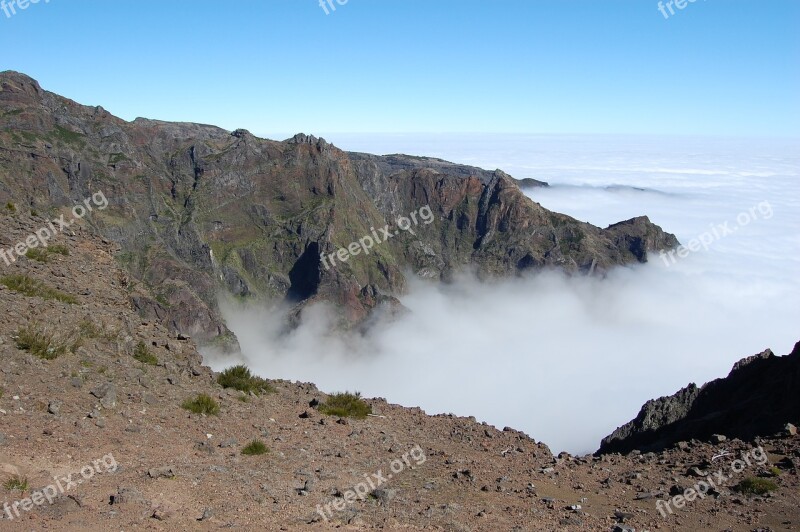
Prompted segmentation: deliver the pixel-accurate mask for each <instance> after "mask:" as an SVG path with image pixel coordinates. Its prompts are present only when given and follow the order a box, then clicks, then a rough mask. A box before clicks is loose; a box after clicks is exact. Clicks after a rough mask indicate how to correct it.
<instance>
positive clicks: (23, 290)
mask: <svg viewBox="0 0 800 532" xmlns="http://www.w3.org/2000/svg"><path fill="white" fill-rule="evenodd" d="M0 284H3V285H5V286H6V287H8V288H9V289H10V290H13V291H14V292H19V293H20V294H22V295H24V296H28V297H41V298H42V299H55V300H56V301H61V302H62V303H67V304H70V305H73V304H75V303H77V302H78V299H77V298H76V297H75V296H72V295H70V294H65V293H64V292H60V291H58V290H56V289H55V288H51V287H49V286H47V285H46V284H44V283H43V282H41V281H37V280H36V279H34V278H32V277H29V276H27V275H6V276H5V277H2V278H0Z"/></svg>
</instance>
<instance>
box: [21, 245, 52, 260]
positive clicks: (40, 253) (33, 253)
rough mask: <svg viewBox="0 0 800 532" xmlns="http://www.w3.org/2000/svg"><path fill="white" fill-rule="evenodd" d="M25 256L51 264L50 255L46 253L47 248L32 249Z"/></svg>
mask: <svg viewBox="0 0 800 532" xmlns="http://www.w3.org/2000/svg"><path fill="white" fill-rule="evenodd" d="M25 256H26V257H28V258H29V259H31V260H38V261H39V262H50V254H49V253H48V252H47V251H45V248H31V249H29V250H28V251H26V252H25Z"/></svg>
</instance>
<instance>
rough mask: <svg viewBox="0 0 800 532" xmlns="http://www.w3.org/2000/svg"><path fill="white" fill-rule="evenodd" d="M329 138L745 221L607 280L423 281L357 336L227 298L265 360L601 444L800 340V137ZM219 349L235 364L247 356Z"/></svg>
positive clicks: (390, 395) (574, 203)
mask: <svg viewBox="0 0 800 532" xmlns="http://www.w3.org/2000/svg"><path fill="white" fill-rule="evenodd" d="M329 140H333V141H334V142H335V143H337V145H341V147H343V148H345V149H350V150H358V151H371V152H378V153H396V152H405V153H413V154H424V155H431V156H438V157H442V158H445V159H448V160H454V161H457V162H462V163H466V164H474V165H477V166H482V167H485V168H502V169H504V170H506V171H508V172H509V173H511V174H512V175H514V176H515V177H517V178H523V177H532V178H536V179H542V180H545V181H549V182H550V183H551V184H552V185H553V187H552V188H550V189H533V190H529V191H526V192H527V193H528V194H529V195H530V196H531V197H532V198H533V199H534V200H535V201H538V202H540V203H541V204H542V205H544V206H545V207H547V208H550V209H553V210H555V211H558V212H564V213H566V214H569V215H571V216H574V217H576V218H578V219H581V220H585V221H589V222H591V223H593V224H596V225H600V226H606V225H608V224H610V223H614V222H617V221H620V220H624V219H627V218H631V217H633V216H637V215H641V214H647V215H648V216H650V218H651V220H653V221H654V222H655V223H658V224H659V225H661V226H662V227H663V228H664V229H665V230H667V231H670V232H673V233H675V234H676V235H677V236H678V238H679V240H681V242H683V243H684V244H687V243H688V242H690V241H691V240H692V239H694V238H700V235H702V234H704V233H708V234H711V231H712V230H713V228H714V227H719V226H721V225H725V224H726V223H727V227H728V228H729V229H733V231H732V232H731V234H728V235H726V236H720V237H719V238H715V239H714V241H713V242H712V243H711V244H710V245H709V246H708V249H707V250H703V249H700V250H699V251H696V252H691V253H689V254H688V256H686V257H685V258H677V260H676V262H675V263H674V264H670V265H669V266H667V265H666V264H665V262H664V261H663V260H662V259H661V258H659V256H658V255H655V256H653V257H651V262H650V263H649V264H648V265H645V266H637V267H633V268H621V269H618V270H616V271H614V272H612V274H611V275H610V276H609V277H608V278H606V279H603V280H600V279H594V278H572V279H567V278H565V277H563V276H560V275H558V274H553V273H548V274H542V275H538V276H533V277H530V278H526V279H512V280H507V281H502V282H497V283H492V284H486V283H479V282H477V281H475V280H473V279H471V278H469V277H466V276H465V277H463V278H462V279H460V280H459V281H458V282H456V283H454V284H453V285H450V286H436V285H432V284H430V283H427V282H423V281H414V282H412V284H411V291H410V294H409V295H407V296H405V297H403V298H402V301H403V303H404V304H405V305H406V306H407V307H408V308H410V309H411V311H412V312H411V313H410V314H409V315H407V316H406V317H404V318H403V319H401V320H399V321H396V322H394V323H391V324H383V325H381V326H379V327H377V328H376V329H375V330H373V331H372V333H371V334H369V335H368V336H367V337H365V338H359V339H357V340H354V339H349V340H346V339H341V338H332V337H329V336H327V335H326V334H325V333H324V331H325V330H326V320H328V319H329V315H328V311H330V309H324V308H317V309H315V310H314V311H313V312H311V313H309V314H308V315H307V316H306V320H305V323H304V324H303V326H302V327H300V328H299V329H298V330H296V331H294V332H293V333H292V334H291V335H289V336H288V337H279V336H278V334H277V330H278V328H279V323H280V320H281V317H280V315H279V313H278V312H277V311H276V310H274V309H273V310H269V309H248V310H243V309H241V308H237V307H235V306H233V305H230V304H223V306H224V309H225V315H226V319H227V320H228V324H229V326H230V327H231V328H232V329H233V330H234V331H235V332H236V334H237V335H238V336H239V339H240V342H241V345H242V348H243V357H244V359H245V362H246V363H247V364H248V365H249V366H250V367H251V368H253V370H254V371H256V372H257V373H259V374H260V375H263V376H265V377H270V378H285V379H292V380H301V381H311V382H314V383H316V384H317V385H318V386H319V387H320V388H321V389H323V390H325V391H340V390H345V389H347V390H359V391H361V392H362V393H363V394H364V395H365V396H368V397H369V396H371V397H385V398H387V399H388V400H389V401H390V402H394V403H400V404H403V405H406V406H421V407H422V408H424V409H425V410H426V411H427V412H428V413H441V412H452V413H455V414H459V415H464V416H468V415H474V416H476V417H477V418H478V419H479V420H485V421H487V422H489V423H491V424H493V425H497V426H498V427H500V428H502V427H503V426H506V425H508V426H512V427H514V428H518V429H520V430H524V431H525V432H527V433H528V434H530V435H531V436H532V437H534V438H536V439H537V440H543V441H544V442H545V443H547V444H548V445H550V446H551V448H552V449H553V450H554V451H556V452H558V451H560V450H567V451H571V452H589V451H593V450H595V449H596V448H597V447H598V445H599V442H600V438H602V437H603V436H605V435H606V434H609V433H610V432H611V431H613V430H614V428H616V427H617V426H618V425H620V424H622V423H624V422H626V421H628V420H629V419H631V418H632V417H634V416H635V415H636V413H637V412H638V409H639V407H640V406H641V405H642V404H643V403H644V402H645V401H647V400H648V399H651V398H654V397H658V396H661V395H667V394H671V393H673V392H675V391H677V390H678V389H679V388H680V387H682V386H685V385H686V384H688V383H689V382H697V383H698V384H700V383H703V382H706V381H708V380H711V379H713V378H717V377H721V376H724V375H726V374H727V372H728V371H729V370H730V367H731V365H732V364H733V363H734V362H735V361H737V360H739V359H740V358H742V357H744V356H749V355H752V354H755V353H757V352H760V351H761V350H763V349H765V348H767V347H771V348H773V349H774V350H775V351H776V352H777V353H778V354H786V353H787V352H788V351H789V349H790V348H791V347H792V345H793V344H794V342H796V341H798V340H800V327H798V323H800V320H799V319H798V318H800V303H798V302H799V301H800V279H799V278H798V272H799V271H800V268H798V266H800V231H799V230H800V161H798V156H797V155H796V154H798V153H800V149H798V148H800V145H798V144H797V143H792V142H789V141H777V140H773V141H744V140H722V139H677V138H654V137H651V138H626V137H555V138H545V137H538V136H535V137H534V136H532V137H477V136H458V137H456V138H455V139H453V138H451V137H446V136H429V137H426V138H419V137H412V136H402V135H401V136H397V135H393V136H385V137H375V136H372V137H369V138H357V137H348V136H343V137H342V138H336V137H333V138H331V139H329ZM642 189H643V190H642ZM759 205H761V207H760V208H759V207H758V206H759ZM766 205H768V206H769V209H766V208H765V206H766ZM751 209H753V210H751ZM742 212H745V213H748V212H749V214H748V217H747V218H748V220H747V223H741V222H742V221H743V220H744V217H740V218H739V220H738V221H737V215H739V214H740V213H742ZM768 213H771V215H769V214H768ZM721 232H722V231H717V234H718V235H719V234H720V233H721ZM670 262H671V261H670ZM209 362H211V363H212V365H213V366H214V367H215V368H217V369H220V368H222V367H224V366H225V365H230V364H231V363H232V362H233V361H231V360H230V359H228V360H221V359H218V358H216V357H209Z"/></svg>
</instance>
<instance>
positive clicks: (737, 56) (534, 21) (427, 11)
mask: <svg viewBox="0 0 800 532" xmlns="http://www.w3.org/2000/svg"><path fill="white" fill-rule="evenodd" d="M5 1H6V2H7V3H8V2H9V0H5ZM17 1H19V0H17ZM318 1H319V0H261V1H256V0H239V1H237V2H221V1H218V0H217V1H207V0H191V1H186V0H180V1H178V0H170V1H166V0H161V1H158V2H157V1H153V0H49V2H47V3H45V0H41V2H40V3H38V4H31V5H29V6H28V7H27V8H26V9H25V10H20V9H19V8H17V13H16V14H15V15H12V16H11V17H7V16H6V15H5V14H4V13H3V12H2V11H0V46H2V50H3V53H2V56H0V70H18V71H21V72H24V73H26V74H29V75H31V76H33V77H34V78H36V79H38V80H39V81H40V83H41V84H42V86H43V87H44V88H46V89H48V90H51V91H54V92H58V93H60V94H63V95H66V96H69V97H70V98H73V99H75V100H77V101H79V102H81V103H85V104H89V105H102V106H103V107H105V108H106V109H108V110H109V111H111V112H112V113H114V114H116V115H118V116H121V117H122V118H125V119H128V120H130V119H133V118H135V117H137V116H146V117H150V118H160V119H165V120H185V121H193V122H205V123H212V124H217V125H220V126H222V127H225V128H227V129H235V128H238V127H243V128H246V129H249V130H251V131H252V132H254V133H256V134H264V135H266V134H270V133H277V132H281V133H287V134H288V133H289V132H297V131H304V132H307V133H325V132H481V133H551V134H552V133H634V134H647V133H653V134H701V135H702V134H725V135H742V136H756V135H757V136H764V135H776V136H800V31H798V27H800V2H798V1H797V0H697V1H696V2H695V3H689V4H687V5H686V7H685V8H684V9H683V10H675V14H674V15H672V16H670V17H669V18H665V17H664V16H663V15H662V14H661V13H660V12H659V10H658V7H657V4H658V2H657V1H655V0H608V1H600V0H561V1H556V0H493V1H490V0H481V1H476V0H458V1H456V0H349V1H348V2H347V3H346V4H345V5H337V4H336V3H335V2H336V0H333V2H334V5H335V6H336V10H335V11H334V12H330V14H328V15H326V14H325V12H324V11H323V9H322V8H321V7H320V6H319V4H318ZM329 11H330V9H329Z"/></svg>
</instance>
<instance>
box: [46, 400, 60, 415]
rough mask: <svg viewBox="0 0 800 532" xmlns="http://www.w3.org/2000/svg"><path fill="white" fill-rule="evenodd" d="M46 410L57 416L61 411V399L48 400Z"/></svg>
mask: <svg viewBox="0 0 800 532" xmlns="http://www.w3.org/2000/svg"><path fill="white" fill-rule="evenodd" d="M47 412H48V413H50V414H53V415H54V416H57V415H58V414H59V412H61V401H50V403H49V404H48V405H47Z"/></svg>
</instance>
